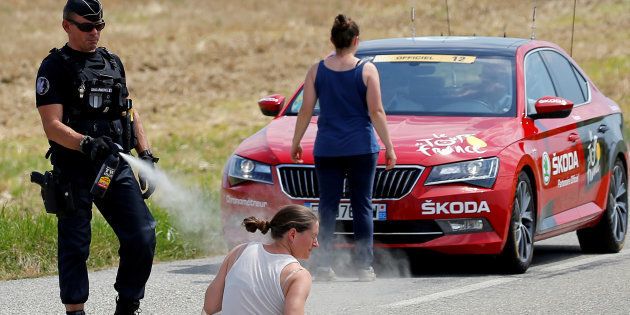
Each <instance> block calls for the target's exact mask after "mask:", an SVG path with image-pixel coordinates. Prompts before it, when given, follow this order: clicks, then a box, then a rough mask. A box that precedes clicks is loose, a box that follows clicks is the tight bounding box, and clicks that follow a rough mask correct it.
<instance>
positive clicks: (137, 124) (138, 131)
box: [133, 109, 151, 154]
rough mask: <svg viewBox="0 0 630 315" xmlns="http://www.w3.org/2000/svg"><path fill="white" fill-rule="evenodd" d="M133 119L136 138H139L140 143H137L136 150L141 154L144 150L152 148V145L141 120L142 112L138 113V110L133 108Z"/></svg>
mask: <svg viewBox="0 0 630 315" xmlns="http://www.w3.org/2000/svg"><path fill="white" fill-rule="evenodd" d="M133 121H134V127H133V132H134V133H135V135H136V139H137V140H138V144H137V145H136V152H137V153H138V154H140V153H141V152H142V151H145V150H147V149H149V148H151V146H150V145H149V139H148V138H147V136H146V134H145V133H144V128H143V127H142V121H141V120H140V114H138V111H137V110H136V109H134V110H133Z"/></svg>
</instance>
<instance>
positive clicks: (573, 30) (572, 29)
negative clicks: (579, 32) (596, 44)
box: [569, 0, 577, 57]
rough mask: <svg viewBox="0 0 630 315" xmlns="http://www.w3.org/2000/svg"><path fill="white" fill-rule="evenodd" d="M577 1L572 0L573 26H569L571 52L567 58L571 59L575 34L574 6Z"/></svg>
mask: <svg viewBox="0 0 630 315" xmlns="http://www.w3.org/2000/svg"><path fill="white" fill-rule="evenodd" d="M576 4H577V0H573V25H571V50H569V56H571V57H573V33H574V32H575V6H576Z"/></svg>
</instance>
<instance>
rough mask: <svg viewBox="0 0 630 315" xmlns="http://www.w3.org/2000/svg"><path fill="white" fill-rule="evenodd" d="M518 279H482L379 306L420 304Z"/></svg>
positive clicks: (396, 306) (394, 306)
mask: <svg viewBox="0 0 630 315" xmlns="http://www.w3.org/2000/svg"><path fill="white" fill-rule="evenodd" d="M519 279H521V278H497V279H492V280H488V281H483V282H479V283H475V284H470V285H467V286H463V287H461V288H456V289H450V290H446V291H441V292H436V293H433V294H429V295H425V296H419V297H417V298H413V299H408V300H403V301H398V302H396V303H391V304H385V305H380V307H386V308H398V307H404V306H409V305H413V304H420V303H424V302H429V301H435V300H437V299H441V298H445V297H449V296H454V295H459V294H462V293H467V292H471V291H476V290H481V289H485V288H489V287H493V286H495V285H500V284H504V283H508V282H512V281H515V280H519Z"/></svg>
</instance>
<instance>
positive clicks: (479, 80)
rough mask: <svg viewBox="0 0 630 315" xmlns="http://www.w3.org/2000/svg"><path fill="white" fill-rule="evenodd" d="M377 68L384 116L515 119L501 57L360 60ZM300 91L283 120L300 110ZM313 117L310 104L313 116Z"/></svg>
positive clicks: (508, 70)
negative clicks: (368, 62) (366, 61)
mask: <svg viewBox="0 0 630 315" xmlns="http://www.w3.org/2000/svg"><path fill="white" fill-rule="evenodd" d="M362 57H363V58H367V59H369V60H371V61H372V62H373V63H374V64H375V65H376V67H377V68H378V71H379V75H380V79H381V95H382V96H381V97H382V101H383V107H384V109H385V112H386V113H387V114H388V115H418V116H464V117H478V116H495V117H507V116H515V114H516V109H515V107H516V106H515V97H514V95H515V86H516V85H515V82H514V70H513V69H514V64H513V61H512V59H511V58H508V57H503V56H470V55H440V54H406V55H375V56H367V57H366V56H362ZM302 101H303V99H302V91H301V90H300V91H299V92H298V95H296V97H295V98H294V100H293V102H292V103H291V104H290V105H289V108H288V109H287V111H286V113H285V114H286V115H296V114H297V112H298V111H299V109H300V107H301V106H302ZM318 112H319V103H318V104H316V107H315V114H317V113H318Z"/></svg>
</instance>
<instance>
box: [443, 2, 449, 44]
mask: <svg viewBox="0 0 630 315" xmlns="http://www.w3.org/2000/svg"><path fill="white" fill-rule="evenodd" d="M444 3H446V25H447V26H448V36H451V17H450V16H449V14H448V0H444Z"/></svg>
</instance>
